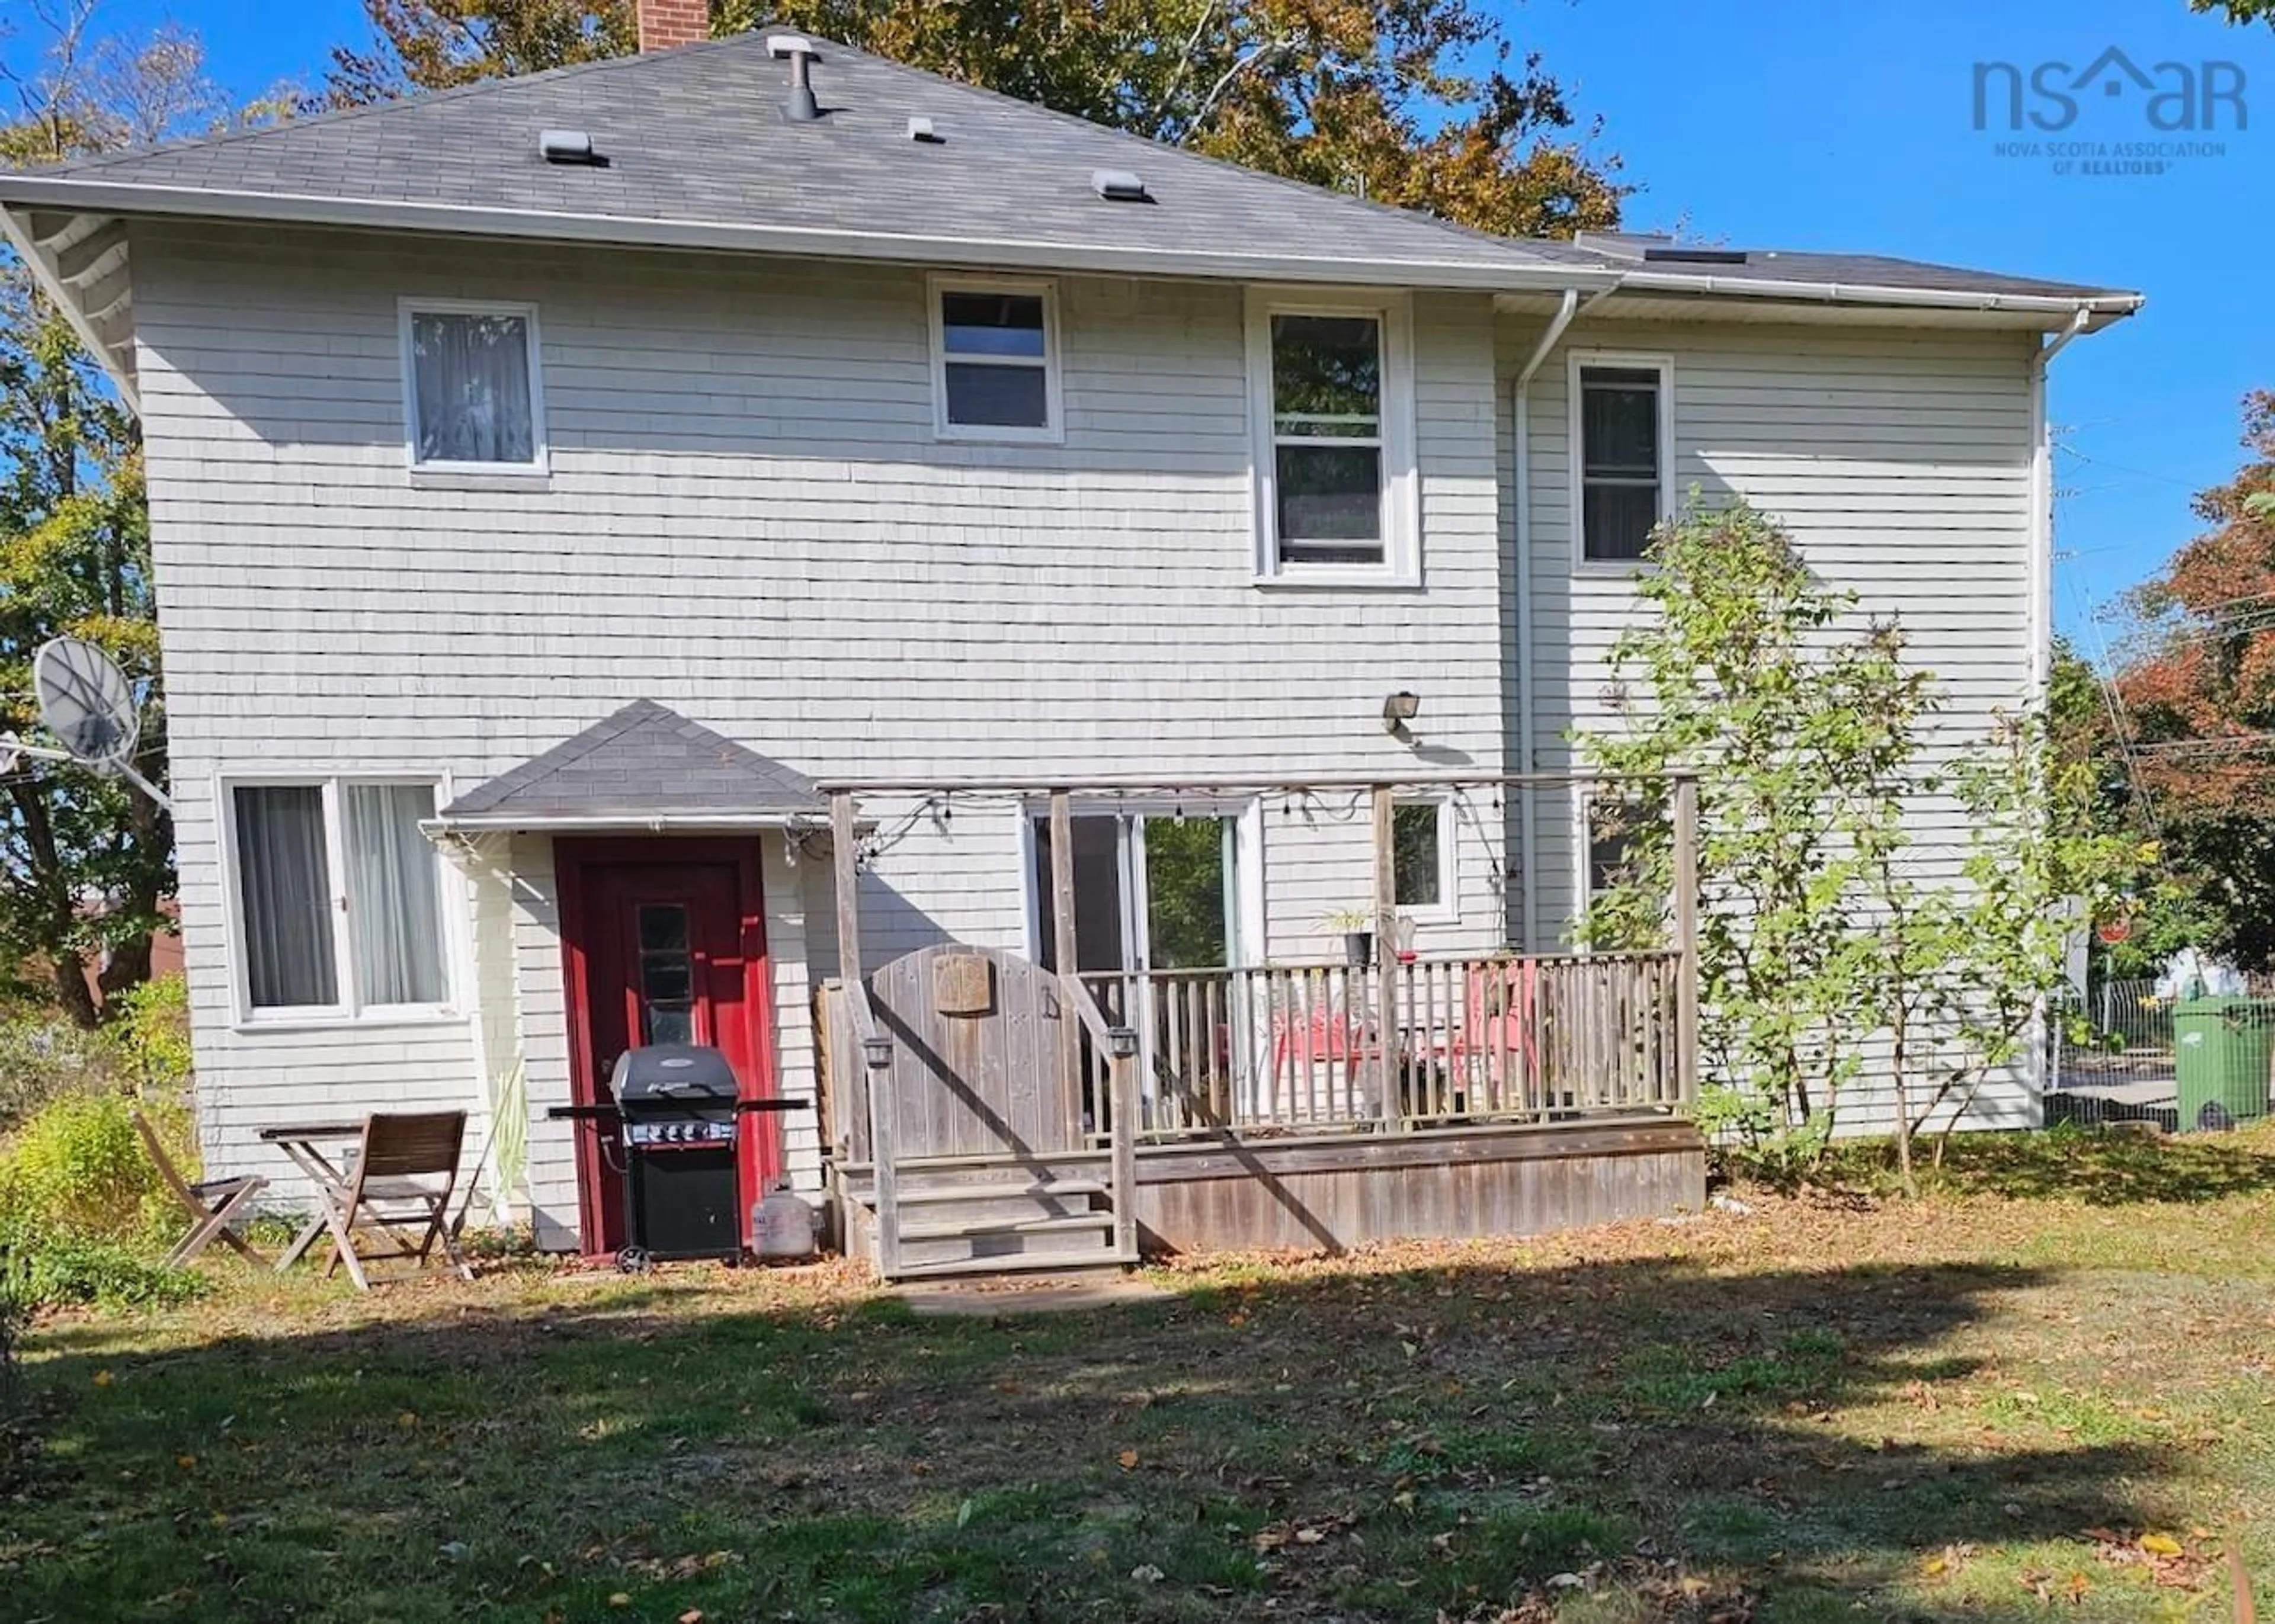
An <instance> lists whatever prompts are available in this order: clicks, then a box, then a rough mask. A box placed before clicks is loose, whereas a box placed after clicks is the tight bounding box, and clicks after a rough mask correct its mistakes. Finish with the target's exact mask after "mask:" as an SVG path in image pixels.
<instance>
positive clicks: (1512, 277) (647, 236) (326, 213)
mask: <svg viewBox="0 0 2275 1624" xmlns="http://www.w3.org/2000/svg"><path fill="white" fill-rule="evenodd" d="M0 206H4V207H6V208H9V209H10V210H11V211H14V210H29V209H40V210H48V211H53V212H57V213H64V212H76V213H80V214H100V215H145V216H152V217H158V218H178V219H198V220H226V221H231V222H238V223H270V224H288V225H314V226H335V227H341V228H345V229H350V230H357V229H362V230H395V231H404V230H408V231H421V232H432V233H435V234H438V235H443V236H457V237H475V238H536V239H540V240H544V241H552V242H579V243H605V244H615V245H622V246H627V247H652V248H692V249H710V250H723V251H728V252H735V253H771V254H785V255H802V256H806V257H811V258H818V259H841V260H882V261H897V262H903V263H911V264H923V265H941V266H952V267H961V266H979V267H985V268H994V269H1021V270H1057V271H1094V272H1099V273H1101V274H1106V275H1115V276H1175V277H1196V278H1201V279H1206V280H1226V281H1240V282H1295V283H1328V284H1353V285H1381V286H1387V287H1413V288H1440V289H1467V290H1474V291H1483V292H1493V291H1500V290H1504V289H1519V288H1556V289H1561V288H1567V287H1573V286H1580V287H1589V288H1597V287H1609V286H1612V285H1613V284H1614V283H1617V282H1618V281H1619V280H1620V277H1621V272H1620V271H1618V270H1617V269H1615V268H1608V267H1606V268H1596V267H1591V266H1577V265H1559V264H1555V263H1553V262H1550V261H1543V262H1542V263H1540V264H1539V265H1538V266H1530V265H1523V264H1519V263H1515V262H1513V259H1514V256H1512V262H1507V263H1500V262H1494V261H1485V260H1480V261H1462V260H1428V259H1369V258H1367V257H1366V256H1364V254H1355V255H1349V256H1345V255H1328V254H1320V255H1318V256H1304V257H1301V258H1292V257H1289V256H1284V255H1274V254H1257V253H1239V252H1236V251H1221V250H1209V249H1200V248H1188V247H1179V248H1143V247H1127V246H1120V245H1112V244H1105V243H1069V242H1061V241H1053V240H1050V239H1048V238H979V237H940V236H929V235H924V234H918V233H911V232H899V231H880V230H850V229H830V230H820V229H816V228H812V227H800V226H782V225H770V224H767V223H763V222H744V221H721V220H671V219H636V218H627V217H624V216H620V215H583V214H573V213H563V212H558V211H552V210H532V209H512V208H468V207H463V206H460V205H456V204H441V203H417V202H404V201H397V200H369V199H361V198H336V197H323V196H316V195H303V194H295V193H266V192H225V191H215V190H209V189H207V188H204V187H193V186H166V185H149V184H147V183H142V184H134V183H121V182H116V181H102V180H87V179H78V178H65V177H61V176H43V175H7V176H0Z"/></svg>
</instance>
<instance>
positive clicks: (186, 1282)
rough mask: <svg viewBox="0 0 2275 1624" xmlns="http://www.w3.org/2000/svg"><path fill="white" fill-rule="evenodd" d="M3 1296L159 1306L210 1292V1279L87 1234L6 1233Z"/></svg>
mask: <svg viewBox="0 0 2275 1624" xmlns="http://www.w3.org/2000/svg"><path fill="white" fill-rule="evenodd" d="M0 1273H4V1276H5V1280H4V1282H0V1296H12V1297H14V1298H16V1299H17V1300H19V1302H21V1303H25V1304H26V1305H29V1306H49V1305H53V1304H57V1303H97V1304H100V1305H101V1306H102V1307H105V1308H155V1307H162V1306H164V1305H166V1304H169V1303H188V1302H191V1301H193V1300H194V1299H196V1298H198V1297H200V1296H203V1295H205V1294H206V1292H207V1291H208V1289H209V1288H210V1282H208V1280H206V1278H205V1276H203V1275H201V1274H193V1273H191V1272H190V1271H189V1270H187V1269H176V1268H169V1267H168V1266H167V1265H166V1264H165V1262H164V1261H163V1260H162V1258H160V1257H158V1256H156V1255H155V1254H153V1253H151V1252H149V1251H147V1250H137V1249H136V1248H134V1247H132V1246H128V1245H125V1244H124V1243H120V1242H117V1241H93V1240H88V1239H87V1238H86V1237H85V1236H82V1235H46V1236H39V1235H20V1236H19V1235H8V1234H6V1233H4V1231H0Z"/></svg>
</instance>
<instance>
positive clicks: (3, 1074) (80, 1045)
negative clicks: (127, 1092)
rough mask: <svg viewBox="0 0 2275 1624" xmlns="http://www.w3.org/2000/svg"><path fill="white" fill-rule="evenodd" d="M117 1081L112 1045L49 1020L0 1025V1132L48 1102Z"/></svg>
mask: <svg viewBox="0 0 2275 1624" xmlns="http://www.w3.org/2000/svg"><path fill="white" fill-rule="evenodd" d="M121 1081H122V1076H121V1069H120V1066H119V1054H118V1049H117V1045H116V1044H115V1043H114V1042H113V1041H112V1040H111V1039H110V1034H108V1033H106V1032H91V1031H83V1030H81V1029H80V1028H79V1027H77V1026H74V1025H72V1023H70V1022H68V1021H64V1020H58V1019H57V1018H56V1017H55V1016H52V1015H36V1016H26V1015H19V1016H14V1017H12V1018H11V1019H8V1020H5V1021H0V1132H4V1131H6V1130H7V1129H11V1128H13V1127H15V1126H16V1125H17V1124H18V1123H19V1122H24V1121H25V1120H26V1119H27V1118H29V1117H30V1116H32V1115H33V1114H34V1113H35V1112H37V1111H38V1110H39V1109H40V1107H42V1106H44V1105H46V1104H47V1103H48V1102H49V1100H51V1099H59V1098H61V1097H63V1096H64V1095H67V1094H75V1093H87V1092H89V1091H102V1090H109V1089H115V1088H117V1085H118V1084H119V1083H120V1082H121Z"/></svg>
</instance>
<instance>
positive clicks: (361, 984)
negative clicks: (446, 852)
mask: <svg viewBox="0 0 2275 1624" xmlns="http://www.w3.org/2000/svg"><path fill="white" fill-rule="evenodd" d="M434 815H435V787H434V785H432V784H431V783H374V782H359V781H354V780H336V779H318V780H314V781H310V782H298V783H257V784H238V785H235V786H233V787H232V788H231V791H230V802H229V816H230V829H231V848H230V858H231V866H232V867H233V869H234V870H235V876H236V887H235V891H236V895H235V902H236V904H237V910H236V911H237V921H238V930H237V947H238V976H237V980H238V986H239V989H240V992H241V1004H242V1007H243V1008H244V1009H245V1010H246V1012H248V1013H251V1014H254V1015H259V1014H264V1013H276V1014H285V1013H299V1014H303V1015H332V1016H353V1015H357V1014H359V1013H363V1012H366V1011H371V1010H387V1011H401V1010H404V1009H406V1008H408V1009H429V1010H439V1009H440V1008H442V1006H443V1005H444V1004H445V1003H447V1002H448V1001H449V997H450V993H449V984H450V974H449V957H448V953H447V951H446V948H445V946H444V940H443V931H442V860H441V858H440V857H437V856H436V854H435V847H434V844H433V842H430V841H429V840H427V836H426V835H425V834H423V833H422V832H421V831H420V829H419V822H420V820H423V819H427V818H431V817H433V816H434Z"/></svg>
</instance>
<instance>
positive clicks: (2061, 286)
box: [1579, 231, 2115, 298]
mask: <svg viewBox="0 0 2275 1624" xmlns="http://www.w3.org/2000/svg"><path fill="white" fill-rule="evenodd" d="M1579 245H1580V246H1581V247H1583V248H1585V249H1591V250H1594V251H1596V252H1598V253H1599V254H1600V255H1601V258H1602V260H1603V261H1604V262H1605V263H1607V264H1613V265H1617V266H1620V267H1621V268H1626V269H1630V270H1643V271H1651V272H1659V273H1663V274H1668V275H1673V276H1697V277H1712V276H1720V277H1743V278H1746V279H1748V280H1759V281H1765V282H1790V283H1803V284H1807V285H1810V286H1826V285H1830V286H1838V287H1844V288H1857V289H1863V288H1902V289H1915V290H1919V291H1946V292H1962V293H2011V294H2017V295H2022V296H2024V297H2030V298H2107V297H2110V296H2111V295H2112V294H2113V292H2115V290H2113V289H2109V288H2098V287H2089V286H2086V285H2084V284H2082V283H2074V282H2054V281H2050V280H2048V279H2046V278H2044V277H2042V276H2007V275H2006V274H2004V273H2003V272H1999V271H1985V270H1970V269H1969V268H1966V267H1963V266H1958V265H1936V264H1931V263H1930V262H1929V261H1925V260H1899V259H1893V258H1891V257H1889V256H1888V255H1886V254H1879V253H1811V252H1808V251H1805V250H1801V251H1796V250H1795V249H1790V248H1727V249H1725V248H1716V247H1703V246H1697V245H1677V244H1676V243H1675V242H1674V239H1673V238H1662V237H1651V236H1645V235H1643V234H1640V233H1634V234H1622V233H1620V232H1612V231H1607V232H1591V233H1589V234H1587V235H1586V236H1583V238H1581V239H1580V244H1579ZM1669 253H1673V254H1675V255H1689V256H1695V257H1688V258H1682V257H1678V258H1668V257H1666V256H1667V255H1668V254H1669Z"/></svg>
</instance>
